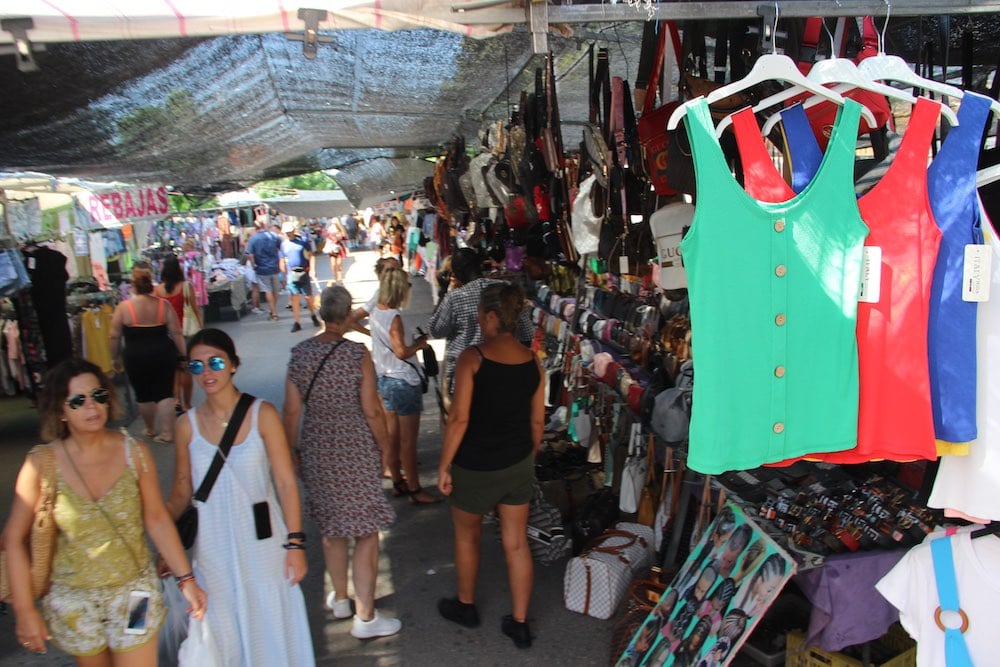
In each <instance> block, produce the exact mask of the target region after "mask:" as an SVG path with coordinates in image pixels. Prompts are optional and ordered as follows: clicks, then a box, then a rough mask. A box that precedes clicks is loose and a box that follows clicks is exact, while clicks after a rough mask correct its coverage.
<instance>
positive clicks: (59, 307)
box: [24, 245, 73, 367]
mask: <svg viewBox="0 0 1000 667" xmlns="http://www.w3.org/2000/svg"><path fill="white" fill-rule="evenodd" d="M24 257H25V266H26V267H27V270H28V275H29V277H30V278H31V297H32V302H33V303H34V305H35V312H36V314H37V316H38V323H39V326H40V327H41V333H42V340H43V341H44V344H45V356H46V359H47V360H48V364H49V366H50V367H51V366H54V365H56V364H58V363H59V362H60V361H62V360H64V359H69V358H70V357H71V356H73V341H72V339H71V337H70V332H69V324H68V323H67V321H66V282H67V281H68V280H69V273H68V272H67V271H66V255H64V254H62V253H61V252H58V251H57V250H53V249H52V248H47V247H45V246H44V245H28V246H25V248H24Z"/></svg>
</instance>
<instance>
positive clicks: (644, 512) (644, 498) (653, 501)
mask: <svg viewBox="0 0 1000 667" xmlns="http://www.w3.org/2000/svg"><path fill="white" fill-rule="evenodd" d="M658 483H659V480H658V479H657V475H656V450H655V448H654V447H653V434H652V433H650V434H649V440H648V442H647V443H646V481H645V482H644V483H643V485H642V492H641V493H640V494H639V509H638V510H637V511H636V518H635V520H636V523H641V524H642V525H644V526H652V525H653V522H654V521H655V520H656V505H657V502H658V501H659V499H660V495H659V493H660V489H659V488H656V487H657V484H658Z"/></svg>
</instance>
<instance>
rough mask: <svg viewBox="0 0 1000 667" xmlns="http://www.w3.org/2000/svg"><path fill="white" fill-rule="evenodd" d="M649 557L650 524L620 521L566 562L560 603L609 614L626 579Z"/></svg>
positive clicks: (595, 614)
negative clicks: (561, 601)
mask: <svg viewBox="0 0 1000 667" xmlns="http://www.w3.org/2000/svg"><path fill="white" fill-rule="evenodd" d="M652 561H653V530H652V528H649V527H648V526H643V525H641V524H636V523H619V524H617V525H616V526H615V527H614V528H612V529H611V530H608V531H605V532H604V533H603V534H601V536H600V537H598V538H597V539H596V540H594V542H593V543H591V545H590V546H588V547H587V550H586V551H584V552H583V553H581V554H580V555H579V556H577V557H576V558H571V559H570V561H569V562H568V563H567V564H566V575H565V577H564V578H563V603H564V604H565V605H566V608H567V609H569V610H570V611H575V612H577V613H580V614H585V615H587V616H593V617H594V618H601V619H607V618H611V615H612V614H614V612H615V609H617V608H618V604H619V603H620V602H621V600H622V598H623V597H624V596H625V591H626V590H627V589H628V584H629V582H630V581H632V579H633V578H635V575H636V573H637V572H639V571H640V570H643V569H644V568H646V567H649V565H650V563H652Z"/></svg>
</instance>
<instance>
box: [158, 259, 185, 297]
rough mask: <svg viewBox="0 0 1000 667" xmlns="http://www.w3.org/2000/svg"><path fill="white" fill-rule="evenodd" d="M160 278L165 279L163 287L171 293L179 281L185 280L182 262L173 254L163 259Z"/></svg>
mask: <svg viewBox="0 0 1000 667" xmlns="http://www.w3.org/2000/svg"><path fill="white" fill-rule="evenodd" d="M160 279H161V280H162V281H163V288H164V289H165V290H166V291H167V294H170V293H171V292H173V291H174V287H175V286H176V285H177V284H178V283H182V282H184V272H183V271H181V263H180V262H178V261H177V258H176V257H174V256H173V255H167V257H166V259H164V260H163V268H162V269H161V270H160Z"/></svg>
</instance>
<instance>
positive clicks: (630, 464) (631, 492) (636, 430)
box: [618, 422, 648, 514]
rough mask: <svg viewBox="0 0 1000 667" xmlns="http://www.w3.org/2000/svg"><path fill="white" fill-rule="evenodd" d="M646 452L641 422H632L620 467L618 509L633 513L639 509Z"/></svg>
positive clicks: (644, 479)
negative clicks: (626, 455)
mask: <svg viewBox="0 0 1000 667" xmlns="http://www.w3.org/2000/svg"><path fill="white" fill-rule="evenodd" d="M647 469H648V466H647V463H646V454H645V452H644V451H643V448H642V424H640V423H639V422H635V423H633V424H632V431H631V435H630V437H629V444H628V457H627V458H626V459H625V467H624V468H623V469H622V486H621V491H620V492H619V496H618V509H620V510H621V511H622V512H625V513H626V514H633V513H634V512H635V511H636V510H637V509H639V496H640V495H641V494H642V487H643V485H644V483H645V481H646V474H647Z"/></svg>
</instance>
